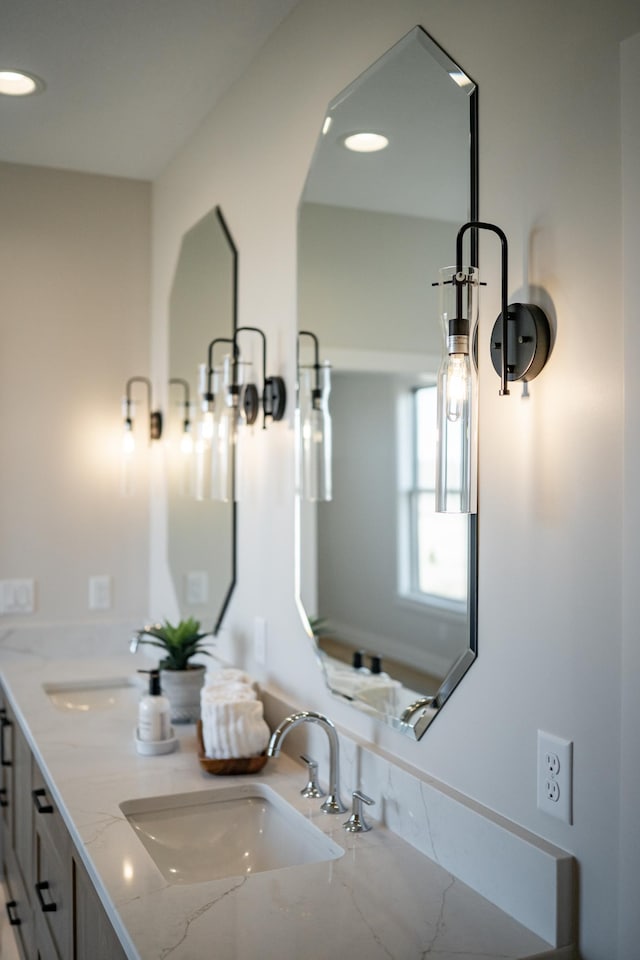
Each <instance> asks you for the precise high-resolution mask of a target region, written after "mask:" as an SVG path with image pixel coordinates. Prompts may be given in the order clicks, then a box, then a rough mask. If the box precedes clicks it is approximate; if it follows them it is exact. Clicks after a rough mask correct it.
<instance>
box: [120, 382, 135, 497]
mask: <svg viewBox="0 0 640 960" xmlns="http://www.w3.org/2000/svg"><path fill="white" fill-rule="evenodd" d="M134 412H135V411H134V405H133V402H132V401H127V398H126V397H123V399H122V446H121V458H120V494H121V495H122V496H123V497H130V496H133V493H134V492H135V483H134V480H135V470H134V456H135V452H136V439H135V435H134V432H133V417H134Z"/></svg>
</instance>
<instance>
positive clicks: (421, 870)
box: [0, 651, 571, 960]
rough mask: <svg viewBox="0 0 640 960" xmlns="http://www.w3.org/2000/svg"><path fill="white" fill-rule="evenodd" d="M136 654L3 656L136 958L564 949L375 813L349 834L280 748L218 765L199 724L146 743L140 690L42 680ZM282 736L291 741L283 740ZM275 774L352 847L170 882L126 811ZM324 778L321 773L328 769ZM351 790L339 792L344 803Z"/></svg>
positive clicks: (53, 782) (133, 662) (44, 761)
mask: <svg viewBox="0 0 640 960" xmlns="http://www.w3.org/2000/svg"><path fill="white" fill-rule="evenodd" d="M145 663H146V665H148V661H144V658H141V657H140V655H137V657H136V659H134V658H132V657H131V656H121V657H112V658H108V659H98V658H90V657H88V658H82V659H71V660H63V659H55V660H48V659H46V660H45V658H44V657H42V656H41V655H39V654H38V653H34V652H33V651H32V653H31V655H30V656H27V657H17V658H14V659H12V660H10V661H9V660H7V659H6V658H4V659H2V660H0V669H1V671H2V679H3V683H4V687H5V690H6V692H7V694H8V697H9V700H10V702H11V704H12V706H13V708H14V710H15V712H16V714H17V716H18V718H19V719H20V720H21V721H22V723H23V726H24V728H25V732H26V734H27V739H28V740H29V743H30V746H31V748H32V750H33V751H34V753H35V755H36V757H37V759H38V762H39V763H40V765H41V767H42V769H43V773H44V774H45V777H46V778H47V780H48V782H49V786H50V789H51V792H52V795H53V797H54V798H55V800H56V801H57V803H58V805H59V807H60V809H61V812H62V814H63V816H64V819H65V821H66V824H67V827H68V829H69V832H70V833H71V836H72V838H73V840H74V842H75V844H76V846H77V848H78V851H79V854H80V856H81V857H82V859H83V861H84V863H85V865H86V867H87V869H88V871H89V873H90V875H91V876H92V877H93V879H94V882H95V884H96V888H97V890H98V893H99V895H100V897H101V899H102V902H103V904H104V906H105V909H106V910H107V913H108V914H109V916H110V918H111V920H112V922H113V925H114V927H115V929H116V931H117V932H118V935H119V936H120V939H121V941H122V944H123V947H124V949H125V951H126V953H127V954H128V956H129V957H130V958H132V960H134V958H142V960H147V958H148V960H165V958H171V960H200V958H204V957H211V958H214V960H231V958H233V960H258V958H260V960H265V958H266V960H269V958H276V957H277V958H279V960H329V958H331V960H335V958H343V957H344V958H346V957H348V958H349V960H390V958H391V960H414V958H416V960H418V958H426V957H430V956H432V957H438V960H454V958H455V960H497V958H501V960H506V958H526V957H528V958H533V957H536V958H542V957H568V956H570V955H571V954H570V953H569V952H566V951H564V950H558V951H554V950H553V949H552V947H551V946H550V945H549V944H548V943H546V942H545V941H544V940H542V939H540V937H538V936H536V935H535V934H533V933H532V932H531V931H530V930H528V929H527V928H525V927H524V926H522V925H521V924H519V923H518V922H516V921H515V920H513V919H512V918H511V917H509V916H507V915H506V914H505V913H503V912H502V911H501V910H499V909H498V908H497V907H495V906H493V905H492V904H491V903H489V902H488V901H487V900H485V899H484V898H483V897H481V896H480V895H479V894H477V893H475V892H474V891H473V890H471V889H470V888H469V887H467V886H465V885H464V884H463V883H461V882H460V881H459V880H456V878H455V877H453V876H452V875H451V874H450V873H448V872H447V871H446V870H444V869H443V868H442V867H440V866H438V864H436V863H434V862H433V861H432V860H430V859H429V858H427V857H426V856H424V855H423V854H421V853H419V852H418V851H417V850H416V849H414V848H413V847H412V846H410V845H409V844H408V843H406V842H405V841H403V840H402V839H400V838H399V837H398V836H396V835H395V834H394V833H392V832H391V831H390V830H388V829H387V828H385V827H384V826H382V825H381V824H380V823H378V822H377V820H376V813H377V811H376V808H375V807H374V808H368V809H367V818H368V819H369V821H370V822H371V824H372V826H373V829H372V830H371V831H370V832H368V833H363V834H356V835H353V834H349V833H347V832H346V831H344V830H343V828H342V824H343V822H344V820H346V818H347V815H338V816H327V815H325V814H323V813H322V812H321V811H320V809H319V803H320V801H318V800H306V799H304V798H303V797H301V796H300V788H301V787H302V786H303V784H304V779H305V770H304V768H303V767H302V766H301V765H300V764H299V763H294V762H293V761H292V760H291V759H290V758H289V757H287V756H284V755H282V756H281V757H279V758H278V759H274V760H270V761H269V762H268V764H267V765H266V767H265V768H264V770H263V771H262V772H261V773H259V774H257V775H254V777H213V776H210V775H208V774H206V773H204V772H203V771H202V770H201V769H200V766H199V764H198V759H197V754H196V742H195V733H194V727H193V726H186V727H182V728H180V727H176V728H175V729H176V732H177V734H178V737H179V740H180V743H179V749H178V751H176V752H175V753H173V754H169V755H166V756H157V757H145V756H139V755H138V754H137V752H136V749H135V744H134V728H135V724H136V716H137V702H138V696H139V693H138V690H137V689H134V688H131V690H129V691H127V693H126V695H125V696H124V699H123V703H122V704H121V705H120V707H119V708H111V709H105V710H102V711H95V712H92V711H90V712H87V713H82V714H80V713H78V712H76V711H64V710H60V709H58V708H57V707H55V706H54V705H53V703H52V702H51V700H50V698H49V697H48V696H47V694H46V693H45V691H44V689H43V683H65V682H71V681H85V680H96V679H105V678H110V677H122V676H131V675H133V674H134V673H135V669H136V667H138V666H141V665H145ZM285 744H286V741H285ZM254 779H255V780H256V781H258V782H262V783H266V784H268V785H270V786H271V787H272V788H273V789H274V790H276V791H277V792H278V793H279V794H280V795H281V796H282V797H284V799H285V800H287V801H288V802H289V803H290V804H291V805H292V806H294V807H295V808H296V809H297V810H299V811H301V812H302V813H303V814H304V815H305V816H306V817H308V818H309V819H310V820H312V821H313V823H314V824H315V825H316V826H318V827H319V828H320V829H321V830H322V831H323V832H324V833H325V834H327V835H329V836H331V837H332V839H333V840H334V841H335V842H336V843H338V844H339V845H340V846H341V847H342V848H343V849H344V856H342V857H340V858H339V859H336V860H330V861H327V862H324V863H315V864H309V865H305V866H299V867H289V868H285V869H279V870H273V871H269V872H264V873H258V874H254V875H251V876H234V877H230V878H228V879H224V880H214V881H210V882H204V883H194V884H170V883H168V882H167V881H166V880H165V879H164V878H163V876H162V874H161V873H160V871H159V870H158V869H157V867H156V866H155V864H154V863H153V861H152V860H151V858H150V856H149V855H148V853H147V852H146V850H145V849H144V847H143V846H142V843H141V842H140V840H139V839H138V837H137V836H136V834H135V833H134V831H133V829H132V828H131V826H130V825H129V823H128V822H127V820H126V819H125V817H124V815H123V814H122V812H121V810H120V807H119V804H120V803H121V802H122V801H124V800H131V799H136V798H141V797H150V796H158V795H164V794H172V793H185V792H190V791H197V790H211V789H212V788H219V787H227V786H231V785H233V784H235V783H239V782H242V783H245V784H246V783H247V782H249V781H250V780H254ZM321 779H322V778H321ZM348 799H349V798H348V797H347V795H346V791H344V790H343V800H344V802H345V803H347V802H348Z"/></svg>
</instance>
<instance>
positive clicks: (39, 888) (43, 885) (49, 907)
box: [36, 880, 58, 913]
mask: <svg viewBox="0 0 640 960" xmlns="http://www.w3.org/2000/svg"><path fill="white" fill-rule="evenodd" d="M48 889H49V881H48V880H41V881H40V883H36V896H37V897H38V900H39V901H40V907H41V908H42V912H43V913H52V912H53V911H54V910H57V909H58V908H57V906H56V905H55V903H54V902H53V900H52V901H51V902H50V903H45V900H44V897H43V896H42V894H43V891H45V890H48Z"/></svg>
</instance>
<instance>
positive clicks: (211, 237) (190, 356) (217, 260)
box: [165, 207, 238, 633]
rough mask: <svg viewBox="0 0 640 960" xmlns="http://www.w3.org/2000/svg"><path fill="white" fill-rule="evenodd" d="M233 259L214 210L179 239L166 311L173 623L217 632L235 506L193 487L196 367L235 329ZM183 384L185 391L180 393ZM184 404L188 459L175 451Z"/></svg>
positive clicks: (227, 585)
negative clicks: (176, 619)
mask: <svg viewBox="0 0 640 960" xmlns="http://www.w3.org/2000/svg"><path fill="white" fill-rule="evenodd" d="M237 271H238V254H237V250H236V247H235V244H234V242H233V238H232V236H231V233H230V232H229V228H228V226H227V224H226V222H225V219H224V217H223V214H222V211H221V210H220V208H219V207H216V208H215V209H214V210H211V211H210V212H209V213H207V214H206V215H205V216H204V217H202V219H201V220H199V221H198V222H197V223H196V224H195V225H194V226H193V227H192V228H191V229H190V230H188V231H187V233H185V235H184V237H183V238H182V244H181V246H180V253H179V256H178V262H177V266H176V271H175V275H174V279H173V285H172V288H171V296H170V304H169V378H170V383H169V392H168V397H169V403H168V416H167V418H166V423H165V436H166V440H167V446H168V452H167V461H168V471H167V473H168V548H169V569H170V572H171V577H172V580H173V584H174V588H175V593H176V596H177V598H178V604H179V608H180V616H181V617H182V618H188V617H195V618H196V619H198V620H199V621H200V622H201V624H202V627H203V629H207V630H209V629H210V630H211V631H212V633H217V631H218V629H219V627H220V625H221V623H222V618H223V616H224V613H225V610H226V608H227V604H228V603H229V600H230V597H231V594H232V592H233V588H234V585H235V579H236V559H235V558H236V541H235V538H236V505H235V503H234V502H233V501H232V500H231V501H227V502H223V501H221V500H217V499H213V498H212V496H211V495H209V492H208V491H206V490H205V491H204V492H203V491H202V490H201V489H200V487H201V486H202V485H201V484H200V483H199V481H198V471H197V458H198V456H199V455H201V452H200V453H199V451H198V449H197V445H198V444H199V443H200V442H201V440H200V431H199V426H200V425H199V419H200V417H201V416H202V410H201V403H200V399H201V398H200V394H201V373H200V368H201V366H202V364H206V363H207V360H208V346H209V344H210V343H211V341H212V340H214V339H215V338H217V337H220V338H229V339H230V338H232V337H233V334H234V331H235V329H236V325H237V323H236V310H237ZM185 384H186V387H185ZM187 396H188V397H189V408H190V419H191V427H190V432H191V447H192V449H191V452H190V453H188V452H186V451H184V452H183V449H182V448H183V444H184V439H185V437H184V425H185V414H186V407H185V398H186V397H187Z"/></svg>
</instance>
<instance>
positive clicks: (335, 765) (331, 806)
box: [267, 710, 347, 813]
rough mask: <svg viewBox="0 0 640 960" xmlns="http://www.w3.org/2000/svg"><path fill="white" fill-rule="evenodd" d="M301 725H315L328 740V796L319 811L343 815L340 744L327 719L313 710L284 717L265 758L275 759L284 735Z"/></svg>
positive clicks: (270, 741)
mask: <svg viewBox="0 0 640 960" xmlns="http://www.w3.org/2000/svg"><path fill="white" fill-rule="evenodd" d="M301 723H317V724H318V725H319V726H321V727H322V728H323V730H324V731H325V732H326V734H327V737H328V738H329V781H330V782H329V795H328V797H327V799H326V800H325V801H324V803H323V804H322V805H321V807H320V809H321V810H323V811H324V812H325V813H344V812H345V810H346V809H347V808H346V807H345V806H344V804H343V803H342V800H341V799H340V744H339V743H338V732H337V730H336V728H335V726H334V724H333V723H332V722H331V720H329V719H328V717H325V716H323V714H321V713H314V712H313V710H301V711H300V713H292V714H291V716H290V717H285V719H284V720H283V721H282V723H281V724H280V725H279V726H278V727H277V728H276V729H275V730H274V731H273V733H272V734H271V739H270V740H269V746H268V747H267V756H268V757H277V756H278V755H279V753H280V748H281V746H282V741H283V740H284V738H285V737H286V735H287V734H288V733H289V731H290V730H293V728H294V727H297V726H299V725H300V724H301Z"/></svg>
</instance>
